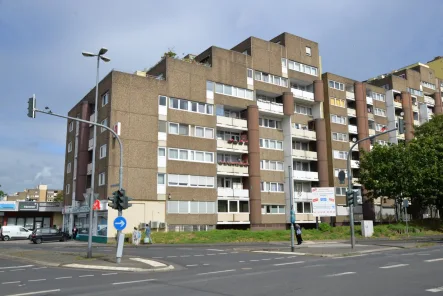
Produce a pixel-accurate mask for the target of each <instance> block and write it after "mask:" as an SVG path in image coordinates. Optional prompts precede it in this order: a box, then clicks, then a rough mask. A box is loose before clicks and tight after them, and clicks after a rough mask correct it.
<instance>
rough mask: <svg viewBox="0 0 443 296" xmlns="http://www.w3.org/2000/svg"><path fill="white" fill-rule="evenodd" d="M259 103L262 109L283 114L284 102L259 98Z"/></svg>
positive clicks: (259, 107)
mask: <svg viewBox="0 0 443 296" xmlns="http://www.w3.org/2000/svg"><path fill="white" fill-rule="evenodd" d="M257 105H258V109H259V110H260V111H266V112H272V113H279V114H283V104H280V103H274V102H270V101H265V100H260V99H258V100H257Z"/></svg>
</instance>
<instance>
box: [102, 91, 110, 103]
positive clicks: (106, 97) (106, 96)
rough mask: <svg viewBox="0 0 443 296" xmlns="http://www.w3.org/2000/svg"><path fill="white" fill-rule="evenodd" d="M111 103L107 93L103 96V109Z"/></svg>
mask: <svg viewBox="0 0 443 296" xmlns="http://www.w3.org/2000/svg"><path fill="white" fill-rule="evenodd" d="M108 102H109V93H108V92H106V93H105V94H104V95H102V107H103V106H105V105H107V104H108Z"/></svg>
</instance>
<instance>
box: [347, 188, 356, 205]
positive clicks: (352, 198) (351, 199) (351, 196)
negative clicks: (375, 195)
mask: <svg viewBox="0 0 443 296" xmlns="http://www.w3.org/2000/svg"><path fill="white" fill-rule="evenodd" d="M357 195H358V194H357V192H356V191H354V190H351V191H346V206H347V207H350V206H352V207H355V206H356V205H357Z"/></svg>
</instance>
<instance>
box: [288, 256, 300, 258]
mask: <svg viewBox="0 0 443 296" xmlns="http://www.w3.org/2000/svg"><path fill="white" fill-rule="evenodd" d="M295 257H297V256H289V257H286V258H295Z"/></svg>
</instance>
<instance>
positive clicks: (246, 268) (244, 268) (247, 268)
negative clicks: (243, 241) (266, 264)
mask: <svg viewBox="0 0 443 296" xmlns="http://www.w3.org/2000/svg"><path fill="white" fill-rule="evenodd" d="M242 269H243V270H250V269H252V268H251V267H243V268H242Z"/></svg>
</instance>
